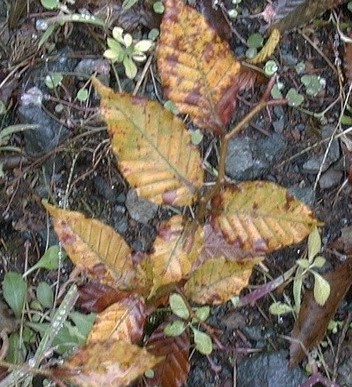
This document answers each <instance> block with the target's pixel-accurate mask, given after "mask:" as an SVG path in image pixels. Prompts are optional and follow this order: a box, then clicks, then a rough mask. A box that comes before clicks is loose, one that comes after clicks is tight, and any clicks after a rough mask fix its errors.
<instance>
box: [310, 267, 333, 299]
mask: <svg viewBox="0 0 352 387" xmlns="http://www.w3.org/2000/svg"><path fill="white" fill-rule="evenodd" d="M312 273H313V275H314V289H313V292H314V299H315V301H316V302H317V304H319V305H321V306H323V305H324V304H325V302H326V301H327V299H328V298H329V295H330V284H329V282H328V281H327V280H326V279H325V278H323V277H322V276H321V275H320V274H318V273H316V272H312Z"/></svg>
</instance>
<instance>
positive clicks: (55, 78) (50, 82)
mask: <svg viewBox="0 0 352 387" xmlns="http://www.w3.org/2000/svg"><path fill="white" fill-rule="evenodd" d="M63 79H64V77H63V75H62V74H61V73H50V74H48V75H47V76H46V77H45V84H46V86H47V87H48V88H49V89H54V88H55V87H58V86H59V85H60V84H61V82H62V80H63Z"/></svg>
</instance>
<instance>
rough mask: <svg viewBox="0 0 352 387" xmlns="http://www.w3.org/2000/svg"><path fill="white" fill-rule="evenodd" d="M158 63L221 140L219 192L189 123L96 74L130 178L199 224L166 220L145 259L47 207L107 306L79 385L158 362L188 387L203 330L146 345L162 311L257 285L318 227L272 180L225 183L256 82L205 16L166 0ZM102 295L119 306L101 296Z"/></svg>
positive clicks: (132, 374) (71, 368)
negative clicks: (240, 97)
mask: <svg viewBox="0 0 352 387" xmlns="http://www.w3.org/2000/svg"><path fill="white" fill-rule="evenodd" d="M157 64H158V69H159V73H160V77H161V80H162V83H163V86H164V90H165V94H166V95H167V97H168V98H170V99H171V100H172V101H173V102H174V103H175V104H176V106H177V107H178V108H179V110H180V111H181V112H182V113H187V114H189V115H190V118H191V119H192V120H193V122H194V123H195V124H196V125H198V126H199V127H200V128H203V129H207V130H210V131H212V132H213V133H216V134H220V135H222V136H223V140H224V141H223V144H222V145H223V150H222V151H221V160H220V167H219V178H218V180H217V182H216V185H215V186H214V187H213V189H212V191H207V189H206V186H203V182H204V173H203V170H202V168H201V157H200V153H199V151H198V149H196V148H195V147H194V146H193V145H192V143H191V137H190V134H189V132H188V131H187V129H186V127H185V125H184V123H183V122H182V121H181V120H180V119H179V118H177V117H175V116H174V115H173V114H172V113H170V112H168V111H166V110H165V109H164V108H163V106H162V105H161V104H159V103H158V102H156V101H150V100H148V99H146V98H143V97H135V96H131V95H127V94H121V93H115V92H113V91H112V90H111V89H109V88H108V87H107V86H104V85H102V84H101V83H100V82H99V81H98V80H96V79H94V80H93V84H94V87H95V88H96V90H97V91H98V93H99V95H100V97H101V114H102V116H103V118H104V120H105V121H106V123H107V126H108V133H109V135H110V138H111V144H112V150H113V152H114V153H115V154H116V156H117V158H118V167H119V168H120V171H121V172H122V174H123V175H124V177H125V178H126V180H127V181H128V182H129V184H130V185H131V186H133V187H134V188H135V189H136V191H137V193H138V194H139V195H140V196H143V197H144V198H146V199H149V200H150V201H153V202H154V203H156V204H159V205H162V204H168V205H170V204H172V205H178V206H189V205H194V208H195V210H194V214H195V219H194V218H191V217H189V216H188V215H187V214H188V212H187V211H184V215H182V216H181V215H177V216H174V217H172V218H171V219H169V220H167V221H164V222H163V223H161V224H160V225H159V228H158V235H157V238H156V241H155V243H154V246H153V249H152V251H151V252H150V253H149V254H145V255H144V256H142V257H140V259H138V260H135V259H133V255H132V252H131V249H130V248H129V246H128V245H127V244H126V243H125V242H124V240H123V239H122V238H121V237H120V236H119V235H118V234H117V233H116V232H115V231H114V230H113V229H112V228H111V227H109V226H107V225H104V224H103V223H101V222H100V221H98V220H96V219H88V218H86V217H85V216H84V215H82V214H80V213H78V212H74V211H68V210H61V209H58V208H55V207H53V206H51V205H50V204H48V203H44V206H45V207H46V209H47V210H48V212H49V213H50V215H51V216H52V218H53V223H54V228H55V230H56V232H57V234H58V236H59V239H60V240H61V242H62V243H63V246H64V248H65V250H66V251H67V253H68V255H69V256H70V258H71V260H72V261H73V263H74V264H75V265H76V266H77V267H79V268H80V269H81V270H84V271H85V273H86V274H87V276H88V277H89V278H90V280H91V281H93V282H92V283H93V284H94V288H95V289H97V292H96V299H94V297H95V296H94V292H88V291H87V290H85V291H83V292H82V293H83V294H84V295H85V297H86V298H85V300H84V303H83V305H84V306H85V307H86V308H87V307H88V308H89V307H91V308H92V309H93V308H95V309H94V310H98V311H99V314H98V316H97V320H96V323H95V325H94V327H93V329H92V331H91V333H90V336H89V338H88V341H87V344H86V346H85V347H84V348H82V349H80V350H79V351H78V352H77V353H76V354H75V355H74V356H73V357H72V358H71V359H70V360H68V361H67V362H66V363H65V364H64V365H63V366H62V368H61V369H59V370H58V373H60V372H61V375H62V376H64V377H65V378H67V379H69V380H70V381H72V382H74V383H77V384H78V385H92V386H95V385H96V386H98V385H99V386H105V385H127V384H129V383H130V382H132V381H133V380H134V379H135V378H137V377H140V376H142V375H143V374H144V373H145V372H146V371H148V370H149V369H150V368H153V367H154V378H152V379H151V380H156V382H157V383H158V384H160V385H162V386H173V385H175V386H180V385H181V384H182V383H184V381H185V380H186V378H187V374H188V370H189V361H188V353H189V348H190V336H189V335H190V332H192V331H193V335H194V341H195V343H196V344H198V343H197V341H198V340H199V338H200V337H202V336H204V335H205V333H204V332H202V331H201V330H199V329H194V328H192V329H186V325H185V329H184V330H183V331H182V332H180V334H179V335H178V336H175V337H170V336H166V335H165V331H164V330H163V325H161V326H159V327H157V328H156V330H155V331H154V333H152V335H151V337H150V338H149V339H148V341H147V344H146V345H145V346H144V347H141V345H142V343H143V341H145V337H144V334H145V331H144V328H145V324H146V321H148V317H149V316H150V315H151V313H152V312H153V311H154V310H155V308H157V307H158V306H159V305H160V304H163V303H164V304H165V302H167V301H168V298H169V296H170V294H171V292H175V291H177V293H178V297H174V299H179V300H186V299H187V300H188V302H189V303H197V304H211V305H214V304H220V303H224V302H226V301H228V300H229V299H230V298H232V297H233V296H236V295H238V294H239V293H240V292H241V290H242V289H244V288H245V287H246V286H247V284H248V281H249V278H250V275H251V273H252V270H253V267H254V266H255V265H256V264H258V263H260V262H261V261H262V260H263V259H264V257H263V256H262V255H263V254H264V253H266V252H269V251H273V250H275V249H278V248H281V247H283V246H287V245H290V244H292V243H296V242H299V241H301V240H302V239H303V238H305V237H306V236H307V235H308V234H309V232H310V231H311V229H312V228H313V227H314V226H315V225H316V224H317V220H316V219H315V217H314V216H313V214H312V212H311V210H310V209H309V208H308V207H307V206H306V205H304V204H303V203H301V202H299V201H298V200H297V199H296V198H294V197H292V196H291V195H290V194H289V193H288V192H287V190H286V189H284V188H282V187H279V186H277V185H275V184H274V183H269V182H247V183H241V184H232V185H227V186H226V187H224V186H223V180H224V159H225V157H226V150H227V147H226V145H227V142H226V141H227V140H228V139H229V138H230V137H229V136H227V135H225V126H226V124H228V123H229V120H230V118H231V116H232V113H233V112H234V107H235V97H236V94H237V92H238V91H239V90H240V89H241V88H243V87H244V86H246V85H248V84H250V83H251V82H254V80H255V77H254V76H252V75H251V73H250V72H248V71H247V70H246V71H244V70H242V66H241V64H240V62H239V61H238V60H237V59H236V58H235V57H234V55H233V54H232V51H231V50H230V47H229V45H228V43H227V42H225V41H223V40H222V39H221V38H220V37H219V36H218V35H217V34H216V32H215V31H214V30H213V29H212V28H211V27H210V26H209V25H208V24H207V22H206V20H205V19H204V17H203V16H202V15H200V14H198V13H197V12H196V11H195V10H194V9H192V8H190V7H188V6H186V5H184V3H183V2H182V1H180V0H167V1H166V9H165V14H164V17H163V22H162V26H161V34H160V42H159V46H158V49H157ZM244 80H245V81H244ZM265 106H266V104H265V103H261V105H260V106H259V107H260V108H258V109H257V110H255V111H256V112H259V111H260V109H262V108H264V107H265ZM251 114H253V113H250V114H249V115H248V119H249V118H250V117H252V116H251ZM243 122H245V121H243ZM242 125H243V124H242ZM237 132H238V128H237V129H235V130H234V131H231V132H230V135H233V134H234V133H237ZM98 284H101V285H98ZM113 289H115V290H116V293H114V291H113ZM104 291H106V292H107V295H108V297H107V298H108V299H109V301H111V302H109V303H104V302H103V297H104V296H103V294H104ZM181 295H182V296H181ZM171 298H172V297H171ZM182 303H183V304H184V305H185V308H186V309H185V312H183V313H184V315H183V317H182V318H184V321H182V322H181V325H182V324H184V323H185V324H186V323H191V321H192V318H193V316H192V314H191V313H190V310H191V309H192V307H191V306H187V305H186V303H185V301H182ZM105 307H106V309H105V310H103V309H104V308H105ZM197 318H198V320H199V321H203V320H202V319H201V317H197ZM206 318H207V317H205V319H206ZM181 328H182V326H181ZM139 345H140V346H139ZM203 353H207V354H208V353H210V352H209V347H208V348H204V352H203ZM145 379H146V380H147V381H146V383H147V384H149V382H148V378H145Z"/></svg>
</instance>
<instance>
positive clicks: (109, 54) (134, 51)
mask: <svg viewBox="0 0 352 387" xmlns="http://www.w3.org/2000/svg"><path fill="white" fill-rule="evenodd" d="M107 45H108V47H109V48H108V49H107V50H105V52H104V56H105V58H107V59H110V60H111V62H112V63H115V62H118V63H122V64H123V67H124V68H125V73H126V75H127V77H128V78H130V79H133V78H134V77H135V76H136V75H137V66H136V64H135V62H144V61H145V60H146V58H147V56H146V52H148V51H149V50H150V49H151V47H152V46H153V42H152V41H151V40H149V39H145V40H140V41H138V42H135V41H134V40H133V38H132V36H131V35H130V34H128V33H126V34H124V32H123V29H122V28H121V27H115V28H114V29H113V30H112V38H107Z"/></svg>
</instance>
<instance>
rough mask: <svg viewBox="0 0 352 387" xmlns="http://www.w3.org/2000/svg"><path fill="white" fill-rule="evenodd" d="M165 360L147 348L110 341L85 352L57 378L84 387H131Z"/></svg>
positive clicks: (59, 373)
mask: <svg viewBox="0 0 352 387" xmlns="http://www.w3.org/2000/svg"><path fill="white" fill-rule="evenodd" d="M161 360H162V358H160V357H156V356H154V355H152V354H151V353H149V352H148V351H147V350H146V349H145V348H140V347H138V346H136V345H134V344H131V343H127V342H125V341H114V340H110V341H106V342H96V343H91V344H89V345H86V346H85V347H83V348H81V349H80V350H79V351H78V352H77V353H76V354H75V355H74V356H73V357H72V358H71V359H69V360H68V361H66V362H65V363H64V364H63V366H62V367H61V368H59V369H56V370H54V374H55V375H56V376H57V377H58V378H59V379H60V378H64V379H67V380H69V381H70V382H72V383H74V384H76V385H78V386H82V387H88V386H89V387H111V386H127V385H129V384H130V383H131V382H132V381H133V380H135V379H136V378H137V377H138V376H140V375H143V374H144V372H145V371H147V370H149V369H151V368H153V367H154V366H155V365H156V364H158V363H159V362H160V361H161Z"/></svg>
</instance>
